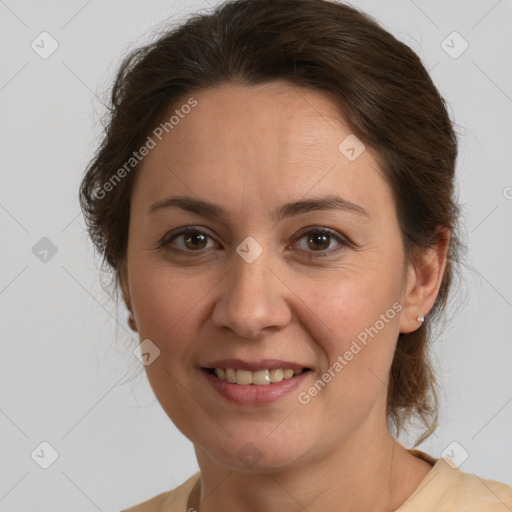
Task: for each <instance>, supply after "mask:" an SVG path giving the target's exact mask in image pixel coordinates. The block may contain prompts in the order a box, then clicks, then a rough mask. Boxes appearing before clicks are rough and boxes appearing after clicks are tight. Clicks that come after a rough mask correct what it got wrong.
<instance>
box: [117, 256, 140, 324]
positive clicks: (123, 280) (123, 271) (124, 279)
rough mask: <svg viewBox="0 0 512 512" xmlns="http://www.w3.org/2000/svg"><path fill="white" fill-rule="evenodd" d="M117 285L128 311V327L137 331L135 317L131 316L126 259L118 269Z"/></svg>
mask: <svg viewBox="0 0 512 512" xmlns="http://www.w3.org/2000/svg"><path fill="white" fill-rule="evenodd" d="M119 284H120V286H121V290H122V293H123V300H124V303H125V305H126V307H127V308H128V310H129V311H130V313H129V315H128V325H129V326H130V328H131V329H132V330H133V331H137V322H136V321H135V317H134V315H133V308H132V301H131V296H130V287H129V286H128V271H127V266H126V258H125V259H123V261H122V262H121V265H120V267H119Z"/></svg>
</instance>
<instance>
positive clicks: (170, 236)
mask: <svg viewBox="0 0 512 512" xmlns="http://www.w3.org/2000/svg"><path fill="white" fill-rule="evenodd" d="M189 231H192V232H199V233H202V234H205V235H206V236H207V237H208V238H209V239H211V240H213V241H214V242H215V243H217V244H219V242H218V241H217V240H216V238H215V236H213V235H212V234H211V231H210V230H209V229H208V228H206V227H204V226H194V225H190V226H183V227H181V228H177V229H176V230H174V231H171V232H170V233H166V234H165V235H164V236H163V237H162V238H161V239H160V240H159V241H158V243H157V248H164V249H165V248H169V250H172V251H175V252H179V253H181V254H187V255H194V253H196V254H201V253H204V252H205V250H204V249H200V250H197V251H191V250H188V251H187V250H184V249H176V248H172V247H168V246H170V243H171V242H172V241H173V240H175V239H176V238H179V237H180V236H182V235H184V234H185V233H187V232H189ZM311 232H317V233H326V234H328V235H329V236H331V237H332V238H334V239H336V240H337V241H338V243H339V247H337V248H334V249H333V248H331V249H326V250H320V251H307V250H306V249H300V250H301V251H303V252H306V253H309V256H308V257H312V258H314V257H324V256H326V257H327V256H330V255H331V254H333V253H337V252H339V251H341V250H343V249H344V248H346V247H354V243H353V242H352V241H351V240H350V239H348V238H347V237H346V236H345V235H344V234H342V233H340V232H338V231H337V230H335V229H332V228H329V227H326V226H319V225H309V226H304V227H303V228H301V229H300V230H299V231H298V232H297V233H296V234H295V236H294V238H293V241H292V242H291V243H290V244H289V245H287V247H286V248H287V249H288V248H289V247H291V246H293V245H294V244H296V243H297V242H298V241H299V240H300V239H301V238H303V237H304V236H305V235H307V234H308V233H311Z"/></svg>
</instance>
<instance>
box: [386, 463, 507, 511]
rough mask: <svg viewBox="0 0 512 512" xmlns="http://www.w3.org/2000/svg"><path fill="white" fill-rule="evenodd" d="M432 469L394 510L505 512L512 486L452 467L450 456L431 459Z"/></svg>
mask: <svg viewBox="0 0 512 512" xmlns="http://www.w3.org/2000/svg"><path fill="white" fill-rule="evenodd" d="M434 460H435V464H434V466H433V467H432V469H431V471H430V472H429V473H428V474H427V476H426V477H425V478H424V479H423V481H422V482H421V483H420V485H419V486H418V488H417V489H416V490H415V491H414V493H413V494H412V495H411V496H410V497H409V498H408V499H407V501H406V502H405V503H404V504H403V505H402V506H401V507H400V508H399V509H398V510H397V511H396V512H426V511H431V510H436V511H437V512H466V511H467V512H507V511H510V510H512V487H511V486H510V485H507V484H505V483H503V482H498V481H496V480H490V479H486V478H482V477H480V476H478V475H475V474H472V473H466V472H464V471H462V470H461V469H460V468H457V467H454V466H453V462H452V461H451V459H449V458H440V459H437V460H436V459H434Z"/></svg>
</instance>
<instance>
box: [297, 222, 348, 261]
mask: <svg viewBox="0 0 512 512" xmlns="http://www.w3.org/2000/svg"><path fill="white" fill-rule="evenodd" d="M348 246H350V243H349V242H348V240H347V239H345V237H343V236H342V235H341V234H338V233H337V232H335V231H332V230H330V229H327V228H318V229H310V230H309V231H306V232H304V234H303V235H302V236H300V237H299V238H298V239H297V242H296V243H295V247H296V248H298V249H299V250H300V251H301V252H304V253H305V254H306V256H308V257H317V256H319V257H322V256H330V255H332V254H334V253H337V252H339V251H340V250H342V249H344V248H345V247H348ZM312 253H318V254H312Z"/></svg>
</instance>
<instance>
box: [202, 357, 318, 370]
mask: <svg viewBox="0 0 512 512" xmlns="http://www.w3.org/2000/svg"><path fill="white" fill-rule="evenodd" d="M202 367H203V368H233V369H236V370H250V371H253V372H254V371H257V370H269V369H272V368H283V369H286V368H291V369H292V370H302V369H304V368H308V366H307V365H303V364H300V363H293V362H291V361H283V360H281V359H260V360H259V361H252V362H250V361H244V360H243V359H222V360H218V361H211V362H209V363H207V364H205V365H204V366H202Z"/></svg>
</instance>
